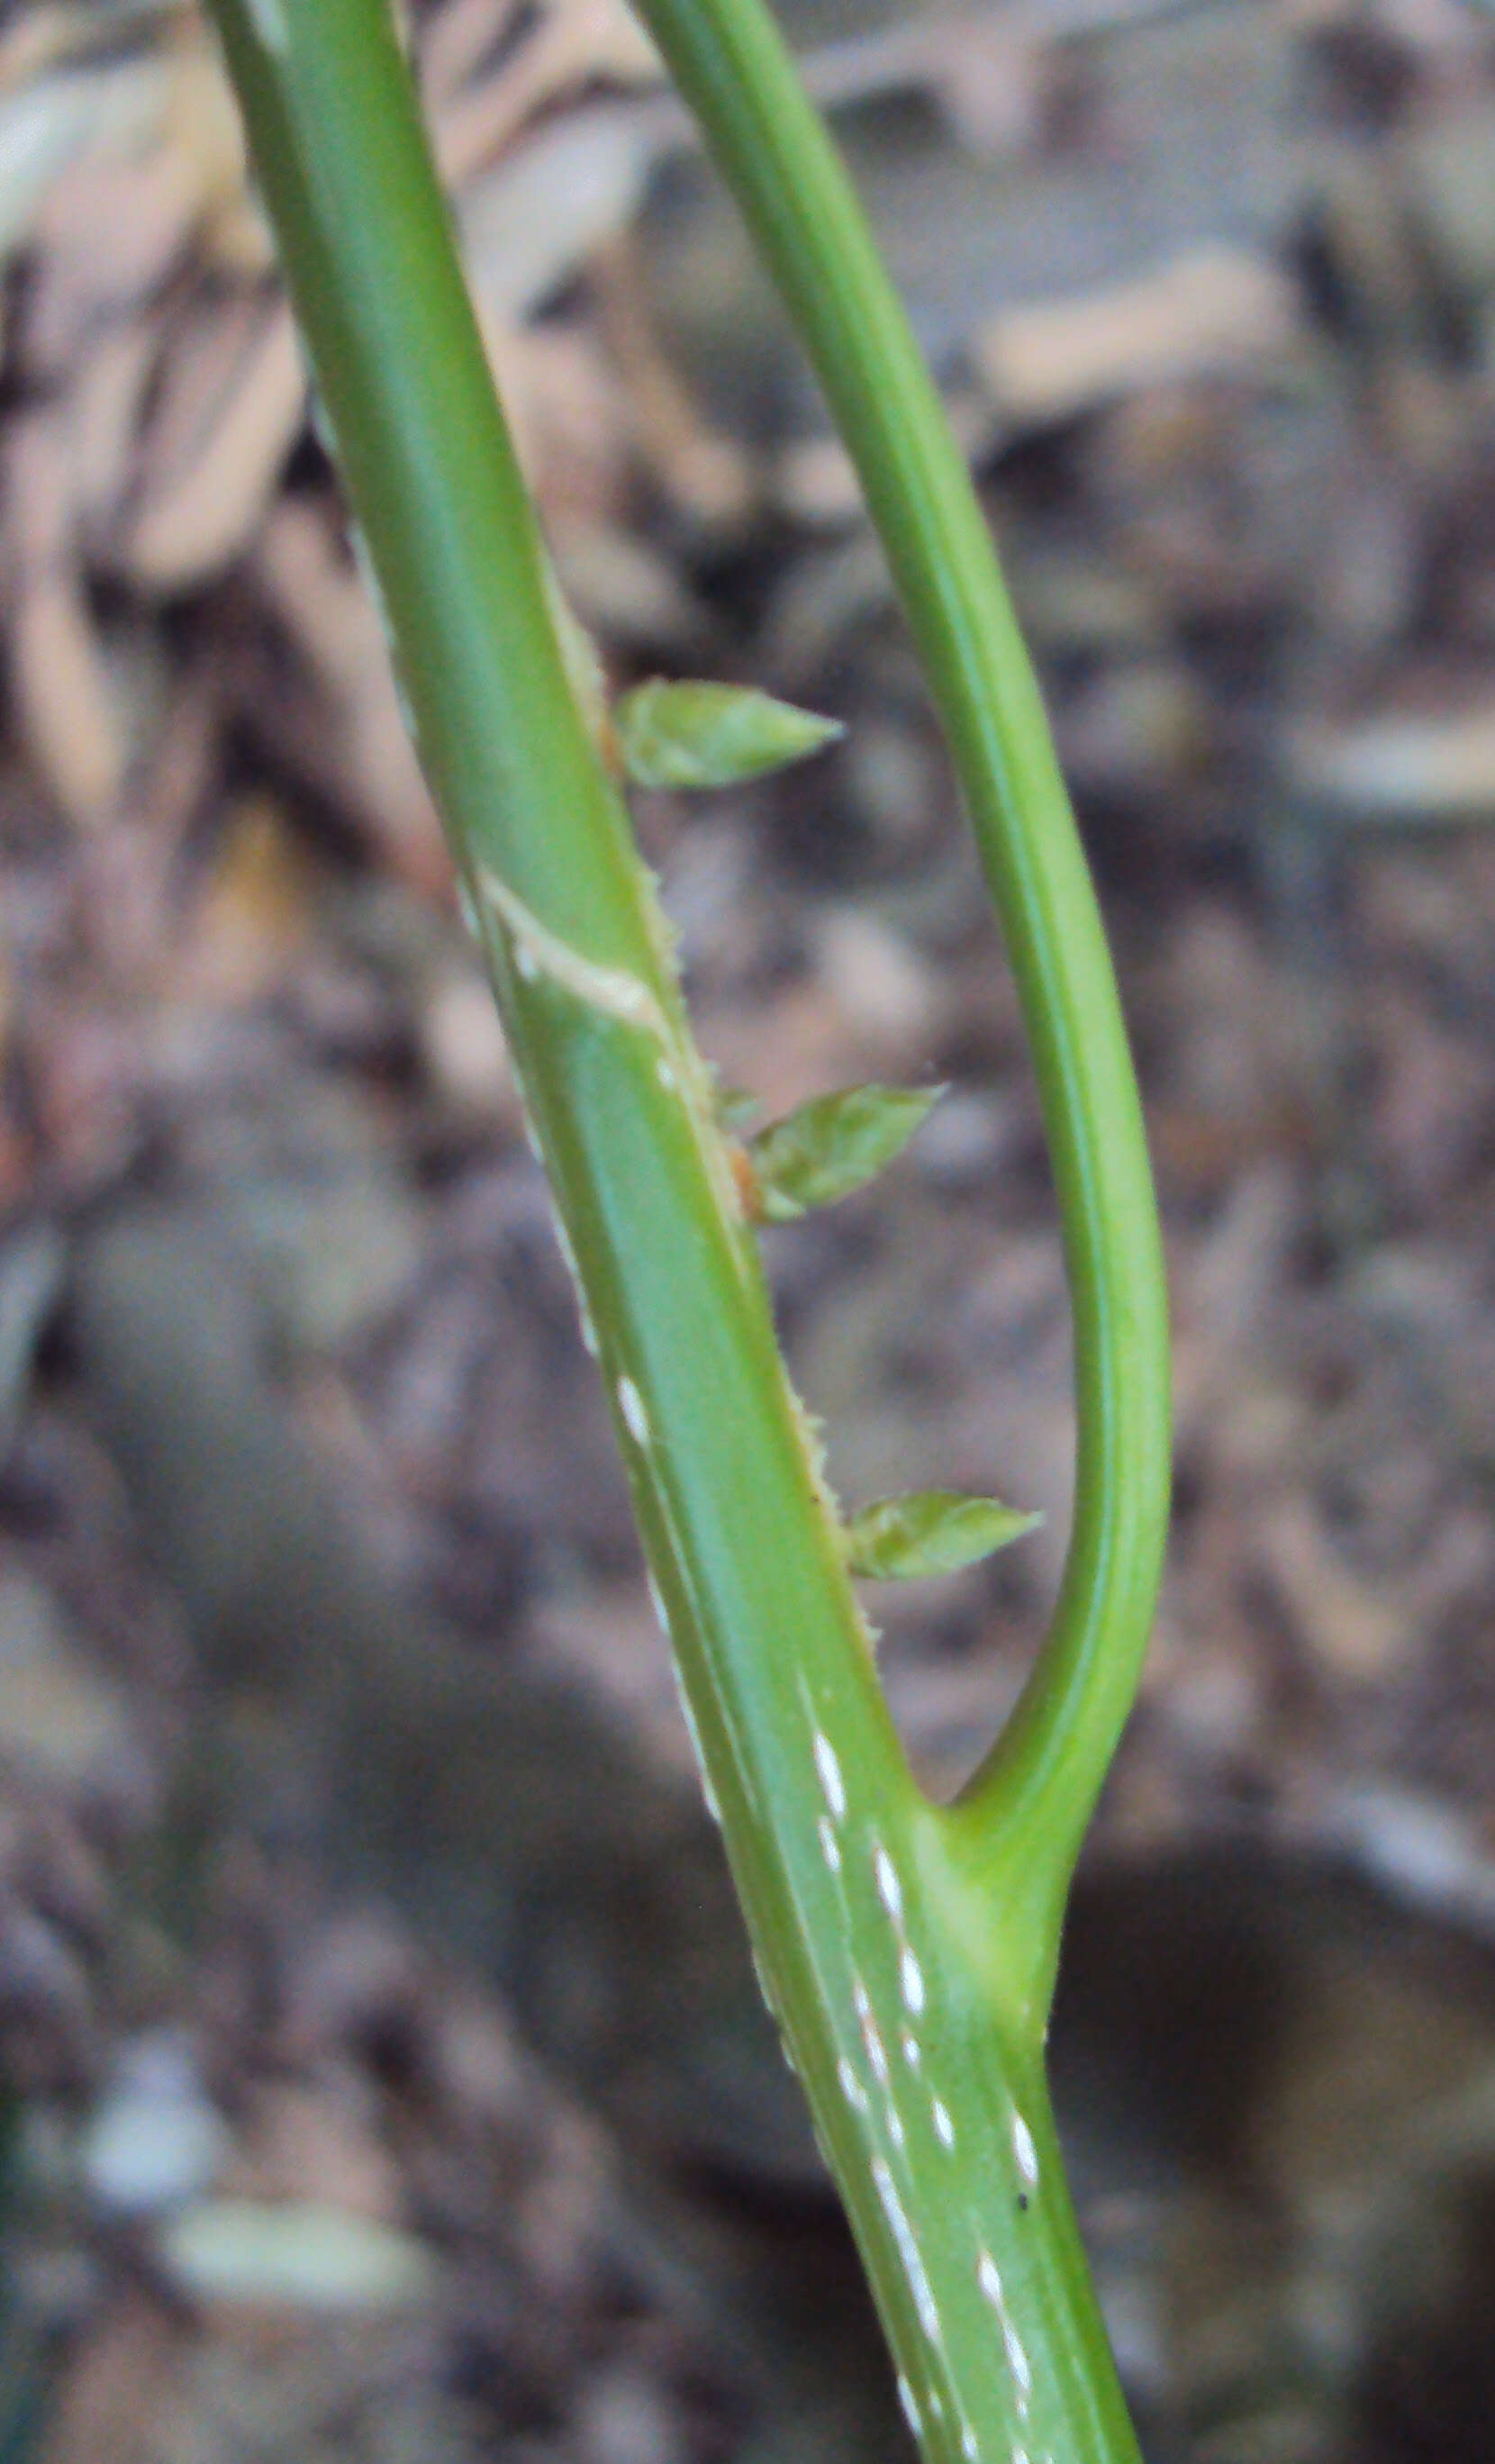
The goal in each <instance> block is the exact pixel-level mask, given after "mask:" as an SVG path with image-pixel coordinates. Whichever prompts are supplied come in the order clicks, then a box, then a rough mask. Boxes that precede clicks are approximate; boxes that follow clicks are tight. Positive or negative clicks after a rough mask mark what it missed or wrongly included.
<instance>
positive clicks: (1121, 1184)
mask: <svg viewBox="0 0 1495 2464" xmlns="http://www.w3.org/2000/svg"><path fill="white" fill-rule="evenodd" d="M636 5H637V7H638V10H639V13H640V15H641V16H642V17H643V18H644V19H645V21H646V23H647V24H648V26H649V32H650V33H651V34H652V35H653V37H654V40H655V42H656V43H657V44H658V46H659V48H660V51H661V52H662V53H663V55H664V57H665V60H666V62H667V64H668V66H669V68H670V72H671V76H672V77H673V78H674V80H675V82H676V84H677V85H678V86H679V88H680V91H681V93H682V94H683V95H684V97H685V99H686V100H687V101H688V102H689V103H690V104H691V105H692V107H693V110H694V111H695V113H696V115H697V117H698V119H699V121H700V122H701V125H702V128H703V129H704V131H705V133H706V137H707V141H708V143H709V144H710V146H711V149H712V151H713V153H714V155H715V160H716V162H717V164H718V165H719V167H720V169H721V171H722V173H723V175H724V176H725V178H726V179H727V181H728V183H729V184H730V186H731V187H732V189H733V190H734V192H735V194H736V196H737V201H738V203H739V205H740V206H741V208H742V211H743V213H744V215H745V217H746V219H747V221H748V224H749V226H750V228H751V230H752V231H753V233H754V236H755V237H756V239H757V241H758V247H759V250H760V251H761V253H762V255H763V257H764V259H765V260H766V262H767V264H768V265H769V267H770V269H771V271H772V273H773V275H774V276H775V279H776V280H777V282H778V285H779V288H780V292H781V294H782V296H783V298H784V300H785V302H786V304H787V306H788V308H789V311H790V313H791V315H792V316H793V318H794V319H795V322H796V324H797V326H798V328H799V331H800V333H801V335H802V339H803V341H804V343H805V346H806V348H807V349H808V351H809V353H810V356H811V358H812V359H813V361H814V363H815V367H816V370H817V372H818V374H819V376H820V380H821V383H822V385H824V389H825V394H826V397H827V399H828V401H829V403H830V407H831V410H832V412H833V414H834V416H835V420H836V423H837V426H838V427H839V429H840V430H841V433H842V435H843V437H844V438H845V440H846V445H847V447H848V449H849V451H850V452H851V455H852V458H853V460H854V461H855V463H856V467H857V470H858V473H859V474H860V476H861V480H862V484H863V488H864V490H865V492H866V495H867V501H868V508H869V511H870V513H871V516H872V519H873V521H874V523H875V524H876V527H877V530H878V532H879V535H880V537H881V539H882V541H883V544H884V547H885V549H886V551H887V554H888V559H889V562H890V566H891V569H892V574H893V578H894V581H895V583H896V584H897V588H898V592H899V596H900V598H901V599H902V602H903V605H904V607H905V610H906V612H907V614H908V617H909V621H910V624H911V626H912V630H913V634H914V638H915V640H916V642H917V645H918V648H919V651H920V654H921V657H922V661H923V665H924V671H925V674H926V677H927V678H928V681H929V686H930V691H931V693H932V695H933V698H934V704H935V707H936V709H937V710H938V713H939V715H940V717H941V719H942V721H943V723H944V727H945V731H946V735H947V737H948V739H949V742H950V746H951V750H952V754H953V756H954V759H955V763H956V773H957V776H958V778H959V781H960V785H961V788H962V790H963V793H964V796H965V800H966V803H967V806H968V808H969V811H970V814H971V819H972V823H973V825H974V827H975V831H976V835H977V840H978V845H979V847H980V851H981V856H982V860H983V863H984V865H985V869H986V873H987V878H988V880H989V882H990V884H991V888H992V891H993V895H994V897H995V899H996V901H997V905H998V908H999V911H1000V914H1001V918H1002V923H1003V927H1004V931H1005V937H1006V944H1007V950H1008V955H1009V957H1010V959H1011V963H1012V967H1013V971H1014V974H1015V976H1016V978H1017V983H1018V989H1019V993H1020V996H1021V999H1022V1012H1023V1019H1024V1022H1025V1024H1026V1026H1027V1031H1028V1038H1029V1043H1030V1045H1031V1049H1032V1054H1033V1063H1034V1068H1035V1071H1036V1073H1037V1077H1038V1083H1039V1091H1040V1096H1041V1099H1042V1102H1043V1108H1044V1126H1045V1129H1046V1132H1047V1137H1048V1147H1049V1155H1050V1158H1051V1161H1052V1165H1053V1173H1054V1180H1055V1184H1056V1187H1057V1191H1058V1197H1059V1208H1060V1216H1061V1220H1062V1222H1063V1225H1064V1237H1065V1244H1066V1257H1067V1264H1068V1272H1069V1287H1070V1293H1071V1298H1072V1304H1073V1311H1074V1338H1075V1406H1076V1417H1077V1424H1078V1442H1077V1448H1076V1463H1075V1474H1076V1477H1075V1501H1074V1526H1073V1533H1072V1537H1071V1541H1070V1547H1069V1554H1068V1560H1067V1565H1066V1573H1065V1581H1064V1589H1063V1593H1062V1595H1061V1598H1060V1601H1059V1604H1058V1608H1057V1610H1056V1613H1055V1616H1054V1618H1053V1622H1052V1625H1051V1628H1050V1631H1049V1634H1048V1638H1047V1641H1046V1643H1045V1646H1044V1652H1043V1655H1042V1657H1041V1659H1040V1661H1039V1663H1038V1666H1037V1667H1036V1669H1035V1670H1034V1673H1033V1678H1032V1681H1031V1683H1029V1685H1028V1687H1027V1689H1026V1691H1025V1693H1024V1695H1023V1697H1022V1703H1021V1704H1020V1705H1019V1707H1018V1709H1017V1711H1016V1713H1015V1714H1014V1716H1013V1718H1012V1719H1011V1721H1010V1722H1009V1723H1008V1726H1007V1727H1006V1730H1005V1731H1004V1733H1003V1735H1002V1736H1001V1738H1000V1740H999V1742H998V1745H997V1747H996V1749H995V1750H994V1752H993V1754H992V1756H991V1757H990V1759H989V1761H988V1763H987V1765H986V1767H985V1769H984V1770H983V1771H981V1772H980V1773H979V1774H978V1777H977V1779H976V1781H975V1783H974V1784H973V1786H972V1788H971V1789H970V1790H969V1791H968V1792H967V1794H966V1797H965V1800H964V1804H963V1807H962V1809H961V1816H960V1820H961V1829H962V1833H963V1836H964V1838H965V1841H966V1844H967V1846H968V1848H969V1850H970V1852H971V1854H972V1855H973V1856H974V1858H975V1859H977V1860H978V1863H979V1864H980V1865H981V1866H983V1867H984V1868H985V1869H986V1870H987V1871H988V1872H989V1873H990V1875H991V1879H992V1881H993V1883H994V1885H995V1886H996V1887H997V1888H998V1889H999V1890H1000V1892H1001V1893H1002V1895H1003V1897H1004V1898H1006V1899H1007V1900H1009V1902H1010V1897H1011V1894H1012V1893H1013V1892H1014V1891H1020V1892H1030V1893H1032V1894H1033V1895H1034V1907H1033V1919H1034V1922H1033V1924H1032V1925H1031V1926H1030V1927H1029V1928H1028V1929H1027V1931H1028V1939H1029V1941H1030V1942H1031V1944H1032V1946H1033V1948H1034V1952H1035V1956H1036V1961H1037V1971H1036V1973H1035V1975H1034V1977H1033V1980H1032V1991H1033V1992H1034V1995H1035V1998H1037V1999H1040V2000H1043V1999H1046V1995H1047V1992H1048V1990H1049V1987H1050V1984H1051V1973H1050V1971H1049V1961H1050V1959H1051V1956H1052V1947H1053V1945H1054V1943H1055V1941H1056V1938H1057V1931H1058V1916H1059V1910H1060V1907H1061V1905H1062V1903H1063V1897H1064V1894H1065V1892H1066V1889H1067V1885H1068V1881H1069V1875H1070V1871H1071V1869H1072V1866H1073V1861H1074V1859H1075V1857H1076V1856H1077V1854H1078V1852H1079V1847H1080V1842H1081V1839H1082V1838H1083V1837H1084V1833H1085V1829H1086V1826H1087V1824H1088V1820H1089V1816H1090V1813H1091V1810H1092V1808H1093V1804H1094V1799H1095V1795H1096V1793H1097V1792H1098V1790H1099V1787H1100V1783H1101V1781H1102V1779H1103V1778H1104V1776H1105V1772H1106V1771H1107V1769H1108V1767H1109V1765H1110V1758H1111V1755H1112V1753H1113V1751H1114V1749H1115V1745H1116V1740H1117V1737H1118V1736H1119V1734H1120V1731H1121V1727H1122V1725H1123V1723H1124V1721H1125V1719H1126V1717H1127V1714H1128V1712H1129V1710H1130V1709H1131V1706H1132V1698H1133V1696H1134V1694H1135V1691H1136V1683H1137V1677H1138V1674H1139V1671H1140V1666H1141V1661H1142V1655H1143V1653H1144V1651H1145V1649H1146V1646H1147V1638H1148V1633H1149V1630H1150V1627H1151V1624H1152V1617H1153V1610H1154V1604H1155V1599H1156V1592H1157V1580H1158V1572H1159V1567H1160V1564H1161V1557H1162V1547H1163V1538H1164V1533H1165V1529H1166V1524H1167V1514H1168V1496H1169V1477H1170V1474H1169V1451H1170V1449H1169V1394H1168V1330H1167V1299H1166V1294H1165V1290H1164V1285H1163V1270H1162V1257H1161V1247H1160V1243H1159V1240H1158V1232H1157V1214H1156V1207H1155V1204H1154V1197H1153V1184H1152V1175H1151V1172H1150V1169H1149V1165H1148V1158H1147V1148H1146V1143H1145V1139H1144V1136H1143V1131H1142V1122H1141V1114H1140V1108H1139V1105H1138V1102H1137V1093H1136V1082H1135V1079H1134V1077H1133V1074H1132V1062H1131V1056H1130V1053H1129V1051H1128V1048H1127V1040H1126V1031H1125V1028H1124V1026H1123V1024H1122V1020H1121V1014H1120V1007H1119V1003H1118V1001H1117V997H1116V988H1115V979H1114V977H1113V975H1112V972H1111V966H1110V957H1109V955H1108V952H1107V948H1106V940H1105V935H1104V931H1103V929H1102V925H1101V921H1100V916H1099V913H1098V912H1097V908H1096V904H1095V896H1094V891H1093V890H1092V888H1091V885H1090V880H1089V875H1088V870H1087V868H1086V864H1085V859H1084V856H1083V853H1082V852H1081V848H1080V844H1079V838H1078V834H1077V832H1076V830H1075V825H1074V820H1073V816H1072V813H1071V811H1070V806H1069V801H1068V796H1067V794H1066V788H1065V783H1064V780H1063V778H1062V776H1061V774H1060V770H1059V765H1058V762H1057V759H1056V758H1055V754H1054V749H1053V740H1052V737H1051V736H1050V733H1049V729H1048V724H1047V720H1046V718H1045V716H1044V708H1043V704H1042V700H1041V697H1040V693H1039V689H1038V685H1037V682H1036V680H1035V678H1034V675H1033V671H1032V667H1031V664H1030V662H1029V659H1028V656H1027V652H1026V649H1025V648H1024V646H1023V642H1022V635H1021V633H1020V632H1019V629H1018V626H1017V622H1016V619H1015V617H1014V615H1013V612H1012V606H1011V603H1010V601H1009V599H1008V596H1007V593H1006V589H1005V587H1004V585H1003V583H1002V580H1001V576H1000V572H999V570H998V566H997V561H996V557H995V555H994V553H993V549H992V545H991V540H990V537H989V535H988V532H987V529H986V525H985V522H984V521H983V519H982V517H981V513H980V509H979V507H978V504H977V502H976V498H975V495H974V493H973V490H972V487H971V483H970V480H969V478H968V476H967V473H966V470H965V466H964V464H963V462H962V461H961V459H960V457H959V455H958V453H957V452H956V448H955V445H954V443H953V441H952V438H951V434H950V429H949V426H948V424H947V422H946V420H945V417H944V413H943V410H942V409H941V407H940V404H939V401H938V398H937V396H936V395H935V393H934V387H933V385H932V384H931V382H930V379H929V375H928V372H927V370H926V368H925V365H924V363H923V361H922V359H921V357H920V355H919V352H918V349H917V346H916V344H915V343H914V341H913V338H912V334H911V332H910V329H909V324H908V319H907V318H906V317H905V315H904V312H903V309H902V307H901V306H900V304H899V302H898V300H897V298H896V297H895V295H894V293H893V291H892V289H891V286H890V282H889V280H888V277H887V275H886V274H885V272H884V270H883V267H882V264H881V262H880V260H879V257H878V255H877V252H876V250H875V248H874V246H873V244H872V241H871V238H870V236H869V234H868V229H867V224H866V221H865V218H864V216H863V213H862V210H861V208H860V206H859V205H858V203H857V200H856V197H855V195H854V194H853V192H852V189H851V187H850V184H849V182H848V181H847V179H846V172H845V169H844V168H843V165H842V164H841V161H840V158H839V156H838V155H837V154H836V152H835V151H834V149H833V147H832V146H831V144H830V143H829V140H828V139H827V137H826V135H825V131H824V127H823V126H822V124H821V121H820V120H819V118H818V117H817V115H816V112H815V110H814V108H813V106H812V105H811V103H810V102H809V100H808V99H807V97H806V95H805V93H804V90H803V88H802V85H801V83H800V80H799V77H798V75H797V73H796V71H795V69H794V66H793V63H792V62H791V60H790V59H789V57H788V55H787V53H786V52H785V50H784V46H783V44H782V41H781V39H780V35H779V33H778V32H777V30H776V28H775V26H774V24H773V21H772V19H771V18H770V16H769V15H768V13H767V11H766V10H765V9H764V8H763V7H762V6H761V5H760V0H636ZM994 246H997V247H1000V235H999V236H997V237H995V238H994Z"/></svg>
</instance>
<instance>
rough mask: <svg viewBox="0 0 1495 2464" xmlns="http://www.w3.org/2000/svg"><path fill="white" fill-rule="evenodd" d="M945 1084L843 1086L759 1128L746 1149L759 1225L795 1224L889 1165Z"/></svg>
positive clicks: (833, 1201)
mask: <svg viewBox="0 0 1495 2464" xmlns="http://www.w3.org/2000/svg"><path fill="white" fill-rule="evenodd" d="M944 1091H945V1090H944V1089H943V1087H844V1088H842V1089H840V1090H839V1092H837V1093H836V1094H834V1095H817V1096H815V1097H814V1098H813V1099H812V1100H811V1101H810V1102H809V1103H808V1104H801V1105H799V1106H797V1107H796V1109H795V1111H792V1112H786V1113H785V1114H784V1117H783V1119H782V1120H781V1121H775V1122H773V1123H772V1124H771V1125H770V1126H769V1128H767V1129H766V1130H760V1131H759V1132H758V1135H757V1137H755V1138H754V1139H753V1140H752V1142H751V1144H750V1146H749V1148H748V1160H749V1162H750V1164H751V1166H752V1172H753V1181H754V1193H753V1205H752V1212H753V1214H754V1216H755V1218H756V1220H757V1221H758V1222H759V1223H792V1222H793V1221H794V1220H795V1218H796V1217H797V1216H800V1215H806V1214H808V1213H809V1211H810V1209H811V1207H814V1206H833V1205H834V1204H835V1202H836V1200H837V1199H838V1198H849V1196H850V1194H851V1192H852V1191H853V1190H854V1189H860V1188H861V1187H862V1186H863V1184H864V1182H866V1181H868V1180H870V1179H871V1178H872V1177H873V1175H874V1174H875V1173H879V1172H881V1171H882V1168H883V1166H884V1164H887V1163H891V1161H892V1159H893V1157H894V1155H899V1154H901V1153H902V1151H903V1149H904V1148H905V1147H906V1146H907V1145H908V1143H909V1140H910V1139H911V1138H912V1135H913V1133H914V1131H915V1130H916V1129H918V1128H919V1126H920V1124H921V1123H922V1122H924V1121H926V1120H927V1119H928V1118H929V1115H930V1113H931V1112H932V1111H934V1106H935V1105H936V1104H937V1103H938V1101H939V1099H940V1097H941V1095H942V1094H943V1093H944Z"/></svg>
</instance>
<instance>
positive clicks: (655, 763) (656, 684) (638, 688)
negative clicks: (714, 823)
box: [612, 678, 845, 787]
mask: <svg viewBox="0 0 1495 2464" xmlns="http://www.w3.org/2000/svg"><path fill="white" fill-rule="evenodd" d="M612 723H613V728H614V730H615V732H616V735H617V739H618V744H619V748H620V750H621V753H622V756H623V767H624V771H625V773H626V775H627V777H628V778H629V779H631V781H633V784H634V785H635V786H636V787H733V786H736V785H737V782H738V781H740V780H743V779H761V778H762V777H764V775H765V774H766V773H767V772H768V771H770V770H783V769H786V768H787V767H788V765H789V763H790V762H791V761H803V760H804V759H806V758H807V757H808V756H809V755H810V754H812V753H819V752H821V751H823V750H824V746H826V745H827V744H833V743H834V742H835V740H836V738H837V737H838V736H841V735H843V734H844V733H845V730H844V729H843V727H842V725H841V721H840V720H839V719H836V718H821V717H818V716H817V715H816V714H815V712H814V711H809V710H796V708H795V707H794V704H793V703H792V702H787V701H775V699H774V697H773V695H772V694H771V693H756V692H754V691H753V690H752V689H751V688H750V687H747V686H743V685H716V684H665V683H663V682H661V681H660V680H659V679H658V678H655V679H654V680H653V681H652V682H651V683H649V684H644V685H635V687H634V688H633V691H632V692H631V693H625V694H624V695H623V696H622V698H621V700H620V701H619V702H618V703H617V704H616V705H615V707H614V710H613V714H612Z"/></svg>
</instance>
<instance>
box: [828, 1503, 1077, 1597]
mask: <svg viewBox="0 0 1495 2464" xmlns="http://www.w3.org/2000/svg"><path fill="white" fill-rule="evenodd" d="M1043 1520H1044V1518H1043V1516H1042V1515H1041V1514H1024V1513H1023V1512H1022V1510H1021V1508H1020V1507H1015V1506H1003V1505H1001V1504H1000V1502H999V1500H998V1499H996V1498H995V1497H965V1496H962V1495H961V1494H960V1493H959V1492H958V1491H957V1490H956V1489H950V1488H923V1489H915V1490H913V1491H912V1493H911V1494H910V1495H909V1496H907V1497H880V1498H878V1499H877V1500H876V1501H875V1503H874V1504H873V1505H871V1506H864V1507H863V1508H862V1510H861V1512H860V1513H859V1514H853V1515H852V1517H851V1519H850V1521H849V1523H847V1525H846V1563H847V1565H848V1566H849V1567H850V1569H851V1572H852V1573H853V1574H866V1575H868V1576H869V1577H870V1578H871V1579H872V1580H874V1581H876V1582H880V1583H901V1582H910V1581H912V1579H913V1578H914V1577H915V1576H916V1575H919V1574H955V1573H959V1571H960V1568H961V1567H962V1566H974V1565H976V1564H977V1563H978V1560H979V1559H980V1558H982V1557H994V1556H995V1555H996V1553H997V1551H998V1550H999V1549H1005V1548H1008V1547H1009V1546H1010V1545H1011V1543H1012V1542H1013V1541H1014V1540H1021V1539H1022V1535H1023V1533H1024V1532H1025V1531H1031V1530H1032V1529H1034V1527H1035V1526H1036V1525H1037V1524H1040V1523H1042V1522H1043Z"/></svg>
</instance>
